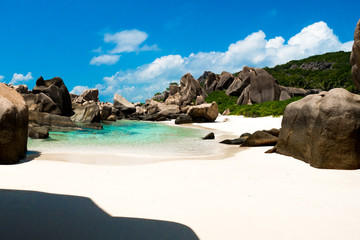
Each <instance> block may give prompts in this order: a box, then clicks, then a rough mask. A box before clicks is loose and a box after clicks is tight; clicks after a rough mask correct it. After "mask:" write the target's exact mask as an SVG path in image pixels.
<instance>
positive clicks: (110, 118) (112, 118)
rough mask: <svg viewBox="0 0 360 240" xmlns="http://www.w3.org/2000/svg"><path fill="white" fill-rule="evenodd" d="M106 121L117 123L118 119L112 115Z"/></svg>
mask: <svg viewBox="0 0 360 240" xmlns="http://www.w3.org/2000/svg"><path fill="white" fill-rule="evenodd" d="M106 120H107V121H112V122H115V121H116V117H115V115H110V116H109V117H108V118H107V119H106Z"/></svg>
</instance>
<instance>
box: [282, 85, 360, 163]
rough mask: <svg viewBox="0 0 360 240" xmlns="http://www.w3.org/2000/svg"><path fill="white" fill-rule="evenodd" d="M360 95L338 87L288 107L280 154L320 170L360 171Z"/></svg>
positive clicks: (283, 125) (310, 96)
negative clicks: (359, 169)
mask: <svg viewBox="0 0 360 240" xmlns="http://www.w3.org/2000/svg"><path fill="white" fill-rule="evenodd" d="M359 122H360V96H359V95H355V94H352V93H350V92H348V91H346V90H345V89H341V88H337V89H333V90H330V91H329V92H322V93H320V94H317V95H309V96H307V97H305V98H303V99H301V100H299V101H296V102H293V103H291V104H289V105H288V106H287V107H286V109H285V112H284V116H283V120H282V127H281V130H280V135H279V139H278V143H277V145H276V148H277V150H276V151H277V152H278V153H280V154H284V155H288V156H293V157H295V158H297V159H300V160H303V161H304V162H307V163H309V164H310V165H311V166H313V167H317V168H331V169H358V168H360V125H359Z"/></svg>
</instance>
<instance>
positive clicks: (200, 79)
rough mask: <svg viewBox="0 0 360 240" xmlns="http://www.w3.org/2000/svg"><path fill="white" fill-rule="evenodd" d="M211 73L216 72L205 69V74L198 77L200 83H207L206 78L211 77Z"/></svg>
mask: <svg viewBox="0 0 360 240" xmlns="http://www.w3.org/2000/svg"><path fill="white" fill-rule="evenodd" d="M210 74H214V73H213V72H211V71H205V72H204V73H203V75H201V76H200V77H199V78H198V79H197V80H198V82H199V83H200V85H201V84H202V85H204V84H205V82H206V80H207V79H208V77H209V75H210Z"/></svg>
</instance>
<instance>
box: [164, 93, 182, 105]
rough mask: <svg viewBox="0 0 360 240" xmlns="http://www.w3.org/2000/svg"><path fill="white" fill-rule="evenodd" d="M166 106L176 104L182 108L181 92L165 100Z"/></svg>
mask: <svg viewBox="0 0 360 240" xmlns="http://www.w3.org/2000/svg"><path fill="white" fill-rule="evenodd" d="M165 104H168V105H172V104H175V105H178V106H180V105H181V94H180V93H179V92H177V93H175V94H172V95H170V96H169V97H168V98H167V99H166V100H165Z"/></svg>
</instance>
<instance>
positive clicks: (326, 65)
mask: <svg viewBox="0 0 360 240" xmlns="http://www.w3.org/2000/svg"><path fill="white" fill-rule="evenodd" d="M332 65H333V63H331V62H308V63H302V64H301V65H300V66H298V65H296V64H294V65H292V66H291V67H290V69H298V68H300V69H303V70H311V71H317V70H325V69H332Z"/></svg>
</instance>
